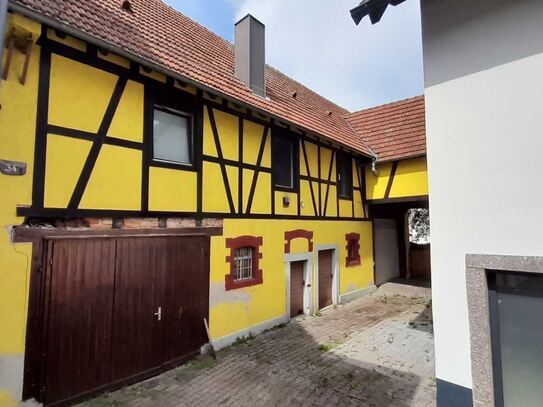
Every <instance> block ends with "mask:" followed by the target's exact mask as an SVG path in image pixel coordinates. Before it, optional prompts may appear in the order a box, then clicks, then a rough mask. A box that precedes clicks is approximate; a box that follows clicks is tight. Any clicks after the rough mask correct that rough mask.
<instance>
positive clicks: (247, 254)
mask: <svg viewBox="0 0 543 407" xmlns="http://www.w3.org/2000/svg"><path fill="white" fill-rule="evenodd" d="M234 262H235V265H236V268H235V271H234V280H247V279H251V278H253V248H252V247H240V248H239V249H236V255H235V256H234Z"/></svg>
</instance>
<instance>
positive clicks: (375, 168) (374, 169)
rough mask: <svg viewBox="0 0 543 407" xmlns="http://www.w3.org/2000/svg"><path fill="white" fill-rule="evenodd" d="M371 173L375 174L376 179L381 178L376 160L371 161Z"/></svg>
mask: <svg viewBox="0 0 543 407" xmlns="http://www.w3.org/2000/svg"><path fill="white" fill-rule="evenodd" d="M371 172H373V175H375V176H376V177H378V176H379V171H378V170H377V166H376V165H375V158H374V159H373V160H372V161H371Z"/></svg>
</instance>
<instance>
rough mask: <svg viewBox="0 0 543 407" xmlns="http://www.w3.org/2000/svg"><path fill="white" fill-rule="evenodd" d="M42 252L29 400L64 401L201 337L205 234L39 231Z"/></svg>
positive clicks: (110, 384)
mask: <svg viewBox="0 0 543 407" xmlns="http://www.w3.org/2000/svg"><path fill="white" fill-rule="evenodd" d="M42 252H43V256H42V260H41V269H40V270H39V276H40V277H39V280H40V281H39V282H36V284H38V287H37V288H38V289H37V292H38V293H39V295H38V297H37V298H38V300H37V301H33V302H32V303H31V308H30V312H29V324H31V325H32V329H31V331H32V333H33V335H32V337H29V339H27V348H28V349H27V360H26V362H25V395H26V397H27V398H29V397H34V398H36V399H37V400H38V401H41V402H43V403H44V404H45V405H47V406H49V405H65V404H71V403H73V402H76V401H78V400H82V399H84V398H87V397H89V396H91V395H95V394H98V393H100V392H103V391H106V390H110V389H113V388H116V387H120V386H122V385H126V384H128V383H131V382H135V381H138V380H141V379H143V378H146V377H149V376H152V375H155V374H158V373H160V372H161V371H163V370H165V369H168V368H170V367H173V366H175V365H177V364H180V363H182V362H184V361H185V360H187V359H188V358H190V357H192V356H194V355H195V354H197V353H199V349H200V347H201V345H203V344H204V343H205V342H207V337H206V333H205V330H204V325H203V319H204V318H207V317H208V307H209V237H208V236H174V237H171V236H167V237H164V236H160V237H159V236H157V237H127V238H117V237H115V238H94V237H93V238H77V239H72V238H61V239H47V240H45V241H44V243H43V250H42ZM36 284H34V286H35V287H36Z"/></svg>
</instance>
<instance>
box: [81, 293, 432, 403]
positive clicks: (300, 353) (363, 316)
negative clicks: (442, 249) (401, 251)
mask: <svg viewBox="0 0 543 407" xmlns="http://www.w3.org/2000/svg"><path fill="white" fill-rule="evenodd" d="M429 301H430V300H429V290H428V289H421V288H420V287H416V288H413V287H409V286H403V285H400V284H385V285H384V286H382V287H381V288H380V289H379V290H378V291H377V293H375V294H373V295H371V296H369V297H366V298H363V299H359V300H356V301H353V302H351V303H349V304H347V305H341V306H338V307H337V308H330V309H328V310H324V311H322V313H321V315H319V316H315V317H306V316H303V317H298V318H296V319H294V320H292V321H291V322H290V323H289V324H287V325H286V326H281V327H278V328H275V329H273V330H270V331H268V332H266V333H263V334H261V335H259V336H258V337H256V338H254V339H244V340H239V341H238V342H239V343H238V344H236V345H234V346H232V347H230V348H228V349H224V350H222V351H220V352H218V355H217V360H216V361H215V360H213V359H211V358H210V357H201V358H200V359H199V360H196V361H193V362H191V363H189V364H187V365H184V366H181V367H179V368H177V369H174V370H171V371H169V372H166V373H164V374H162V375H160V376H157V377H155V378H152V379H150V380H147V381H145V382H142V383H139V384H136V385H133V386H129V387H126V388H124V389H122V390H119V391H117V392H114V393H111V394H108V395H105V396H102V397H99V398H97V399H94V400H90V401H88V402H86V403H84V404H83V405H82V406H85V407H102V406H138V407H140V406H141V407H151V406H153V407H155V406H156V407H166V406H191V407H194V406H434V405H435V378H434V376H435V375H434V370H433V366H434V350H433V334H432V322H431V309H430V304H429Z"/></svg>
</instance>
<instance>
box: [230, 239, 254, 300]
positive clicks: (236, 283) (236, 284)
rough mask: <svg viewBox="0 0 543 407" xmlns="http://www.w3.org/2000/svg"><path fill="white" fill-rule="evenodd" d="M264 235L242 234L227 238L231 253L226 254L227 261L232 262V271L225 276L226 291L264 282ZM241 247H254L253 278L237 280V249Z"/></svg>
mask: <svg viewBox="0 0 543 407" xmlns="http://www.w3.org/2000/svg"><path fill="white" fill-rule="evenodd" d="M262 242H263V239H262V236H259V237H256V236H240V237H236V238H227V239H226V244H225V245H226V248H227V249H230V255H228V256H226V261H227V262H228V263H230V273H229V274H227V275H225V276H224V287H225V289H226V291H229V290H235V289H237V288H243V287H250V286H253V285H257V284H262V283H263V281H264V280H263V277H262V269H261V268H260V259H261V258H262V253H261V252H260V248H261V246H262ZM241 247H252V248H253V278H251V279H246V280H235V279H234V276H235V271H236V262H235V261H234V258H235V253H236V250H237V249H239V248H241Z"/></svg>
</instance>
